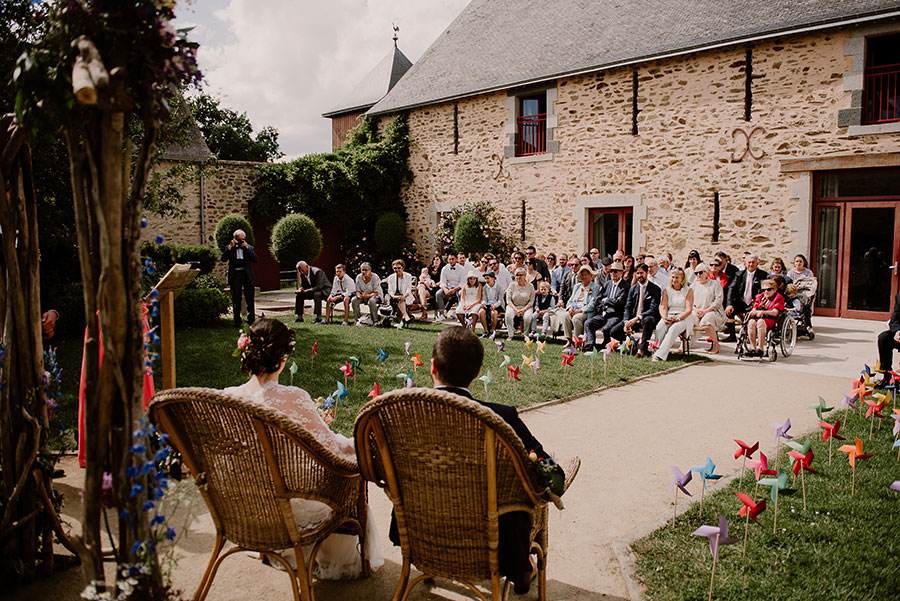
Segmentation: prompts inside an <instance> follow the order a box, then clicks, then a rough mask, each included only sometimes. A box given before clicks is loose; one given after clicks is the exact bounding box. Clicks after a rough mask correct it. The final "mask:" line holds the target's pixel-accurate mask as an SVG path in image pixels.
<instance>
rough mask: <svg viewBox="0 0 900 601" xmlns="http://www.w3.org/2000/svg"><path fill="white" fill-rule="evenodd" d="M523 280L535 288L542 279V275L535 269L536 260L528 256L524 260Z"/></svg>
mask: <svg viewBox="0 0 900 601" xmlns="http://www.w3.org/2000/svg"><path fill="white" fill-rule="evenodd" d="M525 280H526V281H527V282H528V283H529V284H531V285H532V286H534V289H535V290H537V287H538V284H540V283H541V282H542V281H544V276H543V275H541V272H540V271H538V270H537V262H536V261H535V260H534V259H532V258H531V257H529V258H528V259H526V260H525Z"/></svg>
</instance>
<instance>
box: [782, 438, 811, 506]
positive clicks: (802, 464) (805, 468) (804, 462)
mask: <svg viewBox="0 0 900 601" xmlns="http://www.w3.org/2000/svg"><path fill="white" fill-rule="evenodd" d="M788 455H789V456H790V457H791V459H793V460H794V475H795V476H796V475H797V472H800V483H801V485H802V486H803V511H806V478H805V477H804V474H805V473H806V472H812V473H814V474H817V473H818V472H817V471H816V470H814V469H813V468H812V467H810V466H811V464H812V460H813V452H812V450H809V451H807V452H806V454H805V455H804V454H803V453H800V452H799V451H788Z"/></svg>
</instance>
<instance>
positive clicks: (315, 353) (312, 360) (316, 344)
mask: <svg viewBox="0 0 900 601" xmlns="http://www.w3.org/2000/svg"><path fill="white" fill-rule="evenodd" d="M318 355H319V341H318V340H317V341H316V342H313V345H312V352H311V353H310V354H309V366H310V368H312V366H313V363H315V360H316V357H317V356H318Z"/></svg>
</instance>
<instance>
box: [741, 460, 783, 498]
mask: <svg viewBox="0 0 900 601" xmlns="http://www.w3.org/2000/svg"><path fill="white" fill-rule="evenodd" d="M747 467H749V468H750V469H751V470H753V472H754V474H755V475H756V488H754V489H753V496H754V497H755V496H756V493H757V491H758V490H759V479H760V478H761V477H762V476H776V475H778V470H770V469H769V458H768V457H766V454H765V453H763V452H762V451H760V452H759V458H758V459H751V460H750V461H748V462H747Z"/></svg>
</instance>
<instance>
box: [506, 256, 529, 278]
mask: <svg viewBox="0 0 900 601" xmlns="http://www.w3.org/2000/svg"><path fill="white" fill-rule="evenodd" d="M512 260H513V262H512V263H510V264H509V265H507V266H506V269H507V270H508V271H509V272H510V273H512V274H515V273H516V270H517V269H525V255H524V254H522V253H520V252H519V251H515V252H514V253H513V254H512Z"/></svg>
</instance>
